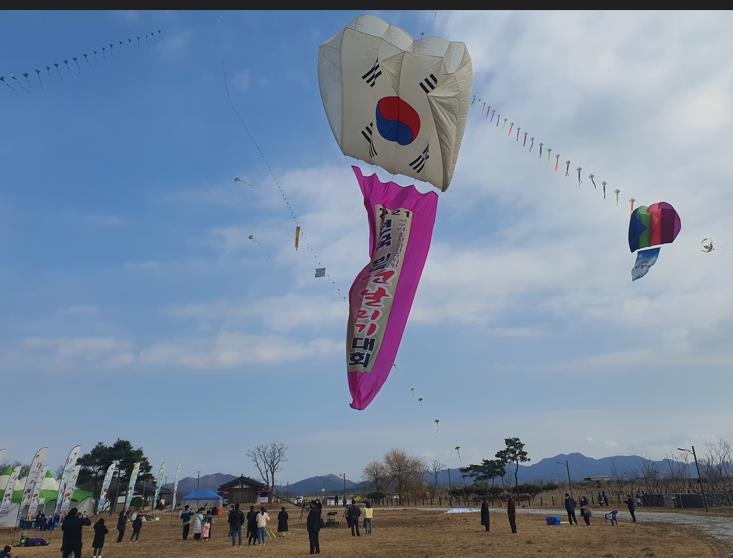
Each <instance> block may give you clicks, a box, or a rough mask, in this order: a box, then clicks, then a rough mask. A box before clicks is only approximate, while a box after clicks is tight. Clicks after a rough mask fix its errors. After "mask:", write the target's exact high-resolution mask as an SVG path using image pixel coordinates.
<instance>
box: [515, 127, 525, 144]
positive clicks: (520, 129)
mask: <svg viewBox="0 0 733 558" xmlns="http://www.w3.org/2000/svg"><path fill="white" fill-rule="evenodd" d="M519 130H521V128H517V141H519ZM524 139H527V134H524Z"/></svg>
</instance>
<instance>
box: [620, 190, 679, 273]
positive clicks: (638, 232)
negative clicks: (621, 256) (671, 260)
mask: <svg viewBox="0 0 733 558" xmlns="http://www.w3.org/2000/svg"><path fill="white" fill-rule="evenodd" d="M681 228H682V222H681V220H680V216H679V215H678V214H677V211H676V210H675V208H674V207H672V205H671V204H669V203H667V202H658V203H654V204H652V205H650V206H649V207H646V206H644V205H641V206H639V207H637V208H636V209H635V210H634V211H632V212H631V216H630V218H629V250H631V252H632V253H633V252H636V251H637V250H639V252H638V253H637V255H636V263H635V264H634V267H633V268H632V270H631V280H632V281H636V280H637V279H640V278H641V277H644V275H646V274H647V273H648V272H649V269H650V268H651V267H652V266H653V265H654V264H655V263H656V262H657V258H658V257H659V252H660V248H659V247H658V246H659V245H660V244H669V243H672V242H674V240H675V238H677V235H678V234H679V233H680V230H681ZM655 246H656V247H657V248H653V247H655Z"/></svg>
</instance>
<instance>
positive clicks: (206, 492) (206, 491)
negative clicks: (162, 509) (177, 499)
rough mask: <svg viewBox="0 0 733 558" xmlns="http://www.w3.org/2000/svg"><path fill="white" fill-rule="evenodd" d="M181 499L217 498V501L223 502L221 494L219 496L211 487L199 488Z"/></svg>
mask: <svg viewBox="0 0 733 558" xmlns="http://www.w3.org/2000/svg"><path fill="white" fill-rule="evenodd" d="M181 500H185V501H190V500H197V501H200V500H216V501H217V502H219V503H221V496H219V495H218V494H217V493H216V492H214V491H213V490H211V489H210V488H197V489H195V490H192V491H191V492H189V493H188V494H186V495H185V496H184V497H183V498H181Z"/></svg>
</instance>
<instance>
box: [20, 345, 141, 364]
mask: <svg viewBox="0 0 733 558" xmlns="http://www.w3.org/2000/svg"><path fill="white" fill-rule="evenodd" d="M130 347H131V343H130V342H129V341H126V340H123V339H117V338H115V337H28V338H25V339H23V340H22V342H21V346H20V351H22V358H24V359H25V360H27V361H30V362H33V363H34V365H35V366H38V367H41V368H47V369H53V370H68V369H71V368H74V367H76V366H82V365H93V364H94V363H99V362H108V361H109V360H110V359H113V362H118V363H119V362H121V357H120V356H119V355H120V354H124V353H127V352H129V349H130ZM122 360H124V359H122Z"/></svg>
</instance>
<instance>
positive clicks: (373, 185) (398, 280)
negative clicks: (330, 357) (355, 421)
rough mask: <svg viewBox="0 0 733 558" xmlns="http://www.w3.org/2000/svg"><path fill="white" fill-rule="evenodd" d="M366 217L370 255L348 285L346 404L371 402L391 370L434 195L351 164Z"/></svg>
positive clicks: (429, 231) (423, 253) (421, 262)
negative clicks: (350, 399) (349, 397)
mask: <svg viewBox="0 0 733 558" xmlns="http://www.w3.org/2000/svg"><path fill="white" fill-rule="evenodd" d="M352 169H353V170H354V174H355V175H356V179H357V181H358V182H359V187H360V188H361V192H362V194H363V195H364V207H365V208H366V211H367V216H368V218H369V257H370V258H371V261H370V262H369V263H368V264H367V265H366V266H365V267H364V268H363V269H362V270H361V272H359V274H358V275H357V276H356V279H354V283H353V284H352V285H351V289H350V290H349V322H348V326H347V337H346V371H347V377H348V379H349V391H350V392H351V397H352V399H353V401H352V402H351V407H352V408H354V409H359V410H363V409H366V407H367V406H368V405H369V403H371V402H372V400H373V399H374V397H375V396H376V395H377V393H378V392H379V390H380V389H381V388H382V385H384V382H385V381H386V380H387V376H389V373H390V372H391V370H392V366H393V365H394V362H395V358H396V357H397V350H398V349H399V345H400V341H401V340H402V334H403V333H404V331H405V325H406V324H407V318H408V316H409V314H410V308H411V307H412V301H413V300H414V298H415V293H416V292H417V286H418V283H419V282H420V276H421V275H422V270H423V267H424V266H425V260H426V259H427V257H428V251H429V249H430V240H431V238H432V235H433V225H434V224H435V215H436V212H437V210H438V195H437V194H436V193H435V192H427V193H425V194H423V193H420V192H419V191H418V189H417V188H415V186H414V185H411V186H406V187H403V186H400V185H399V184H396V183H395V182H386V183H385V182H382V181H380V180H379V178H378V177H377V175H376V174H372V175H370V176H364V175H363V174H362V172H361V169H359V167H356V166H352Z"/></svg>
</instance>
